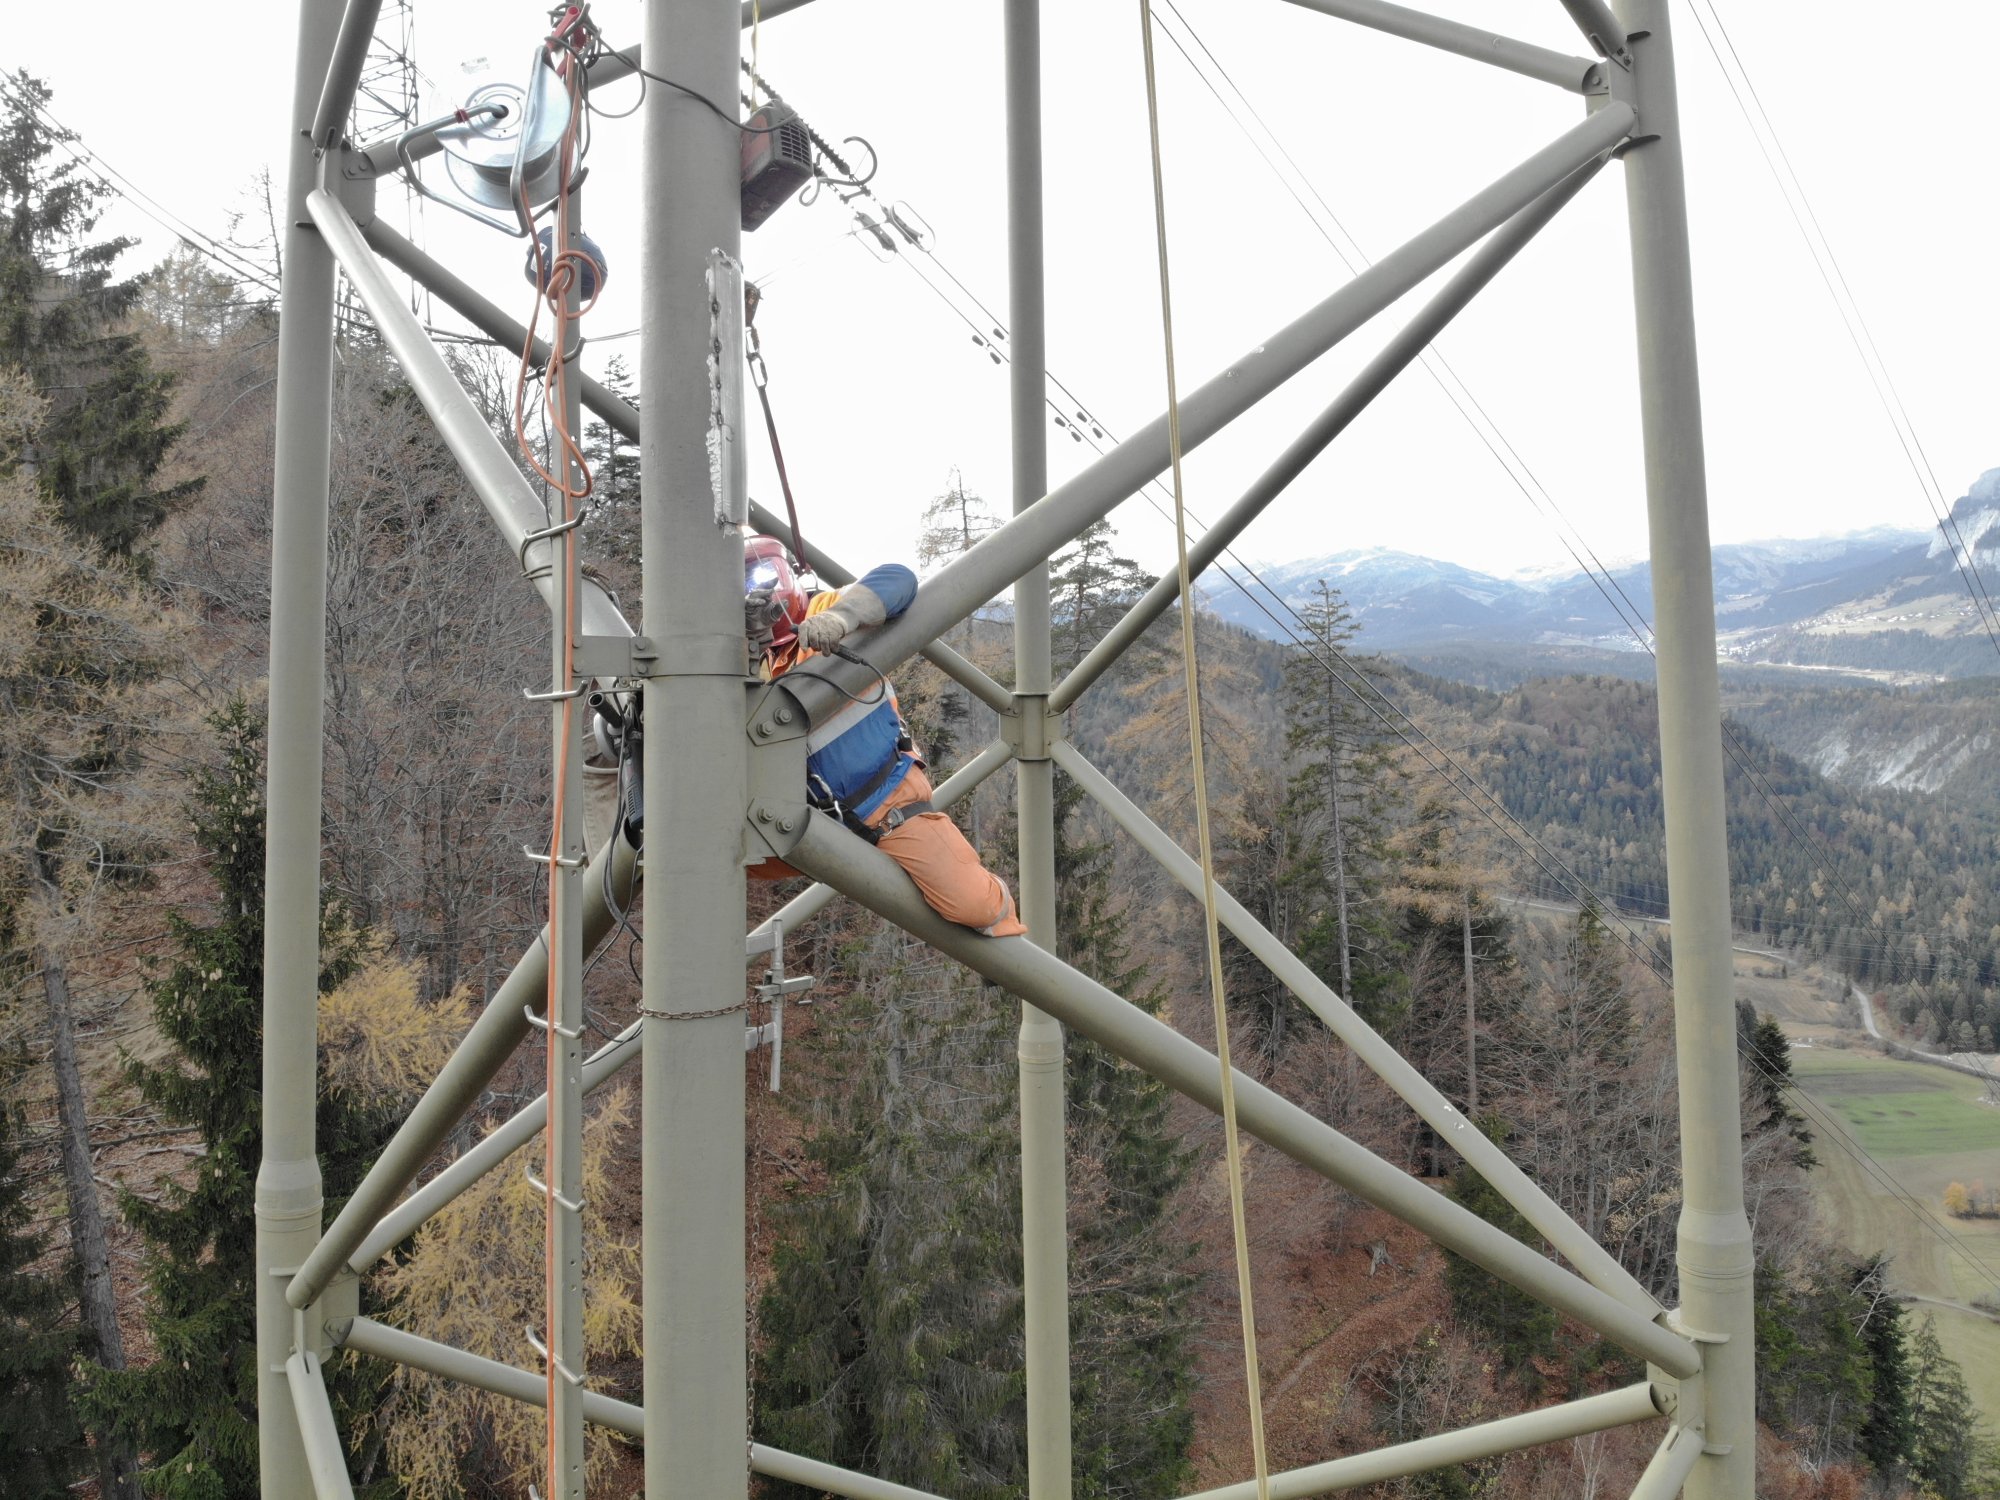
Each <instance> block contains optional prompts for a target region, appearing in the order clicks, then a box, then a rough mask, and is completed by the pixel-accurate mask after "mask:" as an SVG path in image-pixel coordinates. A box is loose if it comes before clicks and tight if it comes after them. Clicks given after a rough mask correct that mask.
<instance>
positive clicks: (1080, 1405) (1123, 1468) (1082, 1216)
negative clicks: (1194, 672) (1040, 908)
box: [1051, 522, 1195, 1500]
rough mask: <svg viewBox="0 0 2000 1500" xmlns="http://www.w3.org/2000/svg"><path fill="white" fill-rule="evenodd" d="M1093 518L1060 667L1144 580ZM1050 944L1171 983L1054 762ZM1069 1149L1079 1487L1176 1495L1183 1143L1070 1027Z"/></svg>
mask: <svg viewBox="0 0 2000 1500" xmlns="http://www.w3.org/2000/svg"><path fill="white" fill-rule="evenodd" d="M1114 543H1115V534H1114V533H1113V532H1112V530H1111V528H1110V526H1109V525H1107V524H1106V523H1103V522H1099V523H1098V524H1097V525H1095V526H1093V527H1091V528H1090V529H1089V530H1087V531H1086V532H1084V534H1083V535H1082V536H1081V537H1079V538H1078V539H1077V541H1076V543H1075V544H1074V545H1073V546H1072V547H1071V548H1070V549H1069V550H1068V551H1066V552H1064V553H1062V554H1061V555H1060V556H1058V557H1057V558H1056V560H1055V566H1054V568H1053V570H1052V577H1051V584H1052V587H1053V589H1054V592H1055V617H1056V618H1055V626H1056V628H1055V631H1054V639H1053V648H1054V649H1053V653H1052V654H1053V658H1054V665H1055V671H1056V675H1057V676H1058V677H1060V676H1061V675H1062V674H1063V673H1065V672H1067V671H1068V670H1070V669H1071V668H1072V667H1074V666H1075V665H1076V663H1077V662H1079V661H1081V660H1082V659H1083V656H1084V655H1085V653H1086V652H1087V651H1088V650H1089V649H1090V647H1091V646H1092V645H1094V644H1095V643H1096V641H1097V640H1098V639H1099V638H1101V637H1102V635H1103V633H1104V632H1105V631H1106V630H1108V629H1109V628H1110V626H1111V625H1112V624H1113V623H1114V622H1115V621H1116V620H1117V618H1118V617H1119V616H1120V615H1122V614H1123V613H1124V611H1125V610H1126V609H1128V608H1130V607H1131V605H1132V604H1134V603H1136V602H1137V600H1138V598H1139V597H1140V596H1141V595H1142V594H1143V593H1144V591H1145V589H1146V587H1147V584H1148V582H1149V580H1148V579H1147V578H1146V576H1145V575H1144V574H1143V573H1142V572H1141V571H1140V570H1139V568H1138V566H1137V565H1136V564H1135V563H1133V562H1132V561H1131V559H1129V558H1126V557H1121V556H1119V555H1118V553H1117V550H1116V547H1115V545H1114ZM1055 823H1056V850H1055V867H1056V869H1055V873H1056V926H1057V930H1058V932H1059V933H1060V934H1061V940H1060V947H1059V955H1060V957H1062V958H1063V959H1064V960H1066V961H1067V962H1069V963H1070V964H1072V965H1074V966H1075V967H1076V968H1077V969H1078V970H1080V971H1081V972H1083V973H1084V974H1087V975H1089V976H1090V977H1091V978H1092V979H1095V980H1096V981H1097V982H1098V983H1100V984H1102V985H1104V986H1105V987H1106V988H1108V989H1110V990H1111V991H1113V992H1114V993H1116V994H1119V995H1122V996H1124V997H1125V998H1126V999H1127V1000H1128V1001H1130V1002H1131V1003H1132V1004H1134V1005H1137V1006H1138V1007H1140V1009H1142V1010H1144V1011H1146V1012H1147V1013H1148V1014H1149V1015H1157V1014H1158V1013H1159V1011H1160V1009H1161V1007H1162V1005H1163V1004H1164V1003H1165V996H1164V994H1163V993H1162V992H1161V991H1160V990H1159V988H1158V987H1157V986H1156V985H1155V984H1154V982H1153V980H1152V977H1151V975H1150V973H1149V972H1148V970H1147V968H1146V966H1145V965H1144V964H1143V963H1141V962H1139V961H1138V960H1137V959H1135V957H1134V956H1133V954H1132V951H1131V939H1130V937H1129V936H1128V933H1127V921H1126V914H1125V910H1124V907H1123V905H1122V904H1121V903H1120V902H1119V901H1118V899H1117V897H1116V895H1115V893H1114V890H1113V874H1114V867H1113V860H1112V848H1111V845H1110V843H1109V842H1108V841H1107V840H1105V839H1102V838H1099V837H1097V836H1096V835H1095V834H1094V832H1093V831H1092V828H1091V826H1090V824H1089V822H1088V820H1087V818H1086V817H1085V807H1084V794H1083V790H1082V788H1080V787H1079V786H1077V785H1076V783H1075V782H1074V781H1073V780H1071V778H1070V777H1068V776H1067V775H1065V774H1063V773H1062V772H1061V771H1058V772H1057V773H1056V787H1055ZM1064 1078H1065V1095H1066V1107H1067V1115H1068V1132H1067V1133H1068V1142H1069V1158H1070V1164H1071V1165H1070V1201H1071V1221H1070V1288H1071V1290H1070V1372H1071V1393H1070V1395H1071V1430H1072V1450H1071V1451H1072V1465H1071V1467H1072V1472H1073V1475H1074V1479H1073V1485H1074V1488H1073V1491H1072V1493H1073V1494H1074V1495H1076V1496H1077V1497H1078V1500H1098V1497H1104V1500H1111V1497H1119V1500H1124V1497H1133V1500H1137V1497H1140V1496H1151V1495H1165V1494H1173V1493H1177V1492H1178V1491H1179V1490H1180V1489H1182V1488H1184V1487H1185V1486H1184V1485H1183V1483H1182V1481H1183V1480H1185V1479H1186V1478H1187V1476H1188V1473H1189V1466H1188V1445H1189V1443H1190V1441H1191V1440H1192V1438H1193V1434H1194V1418H1193V1411H1192V1407H1191V1400H1192V1395H1193V1374H1192V1369H1191V1353H1190V1350H1189V1347H1188V1346H1189V1337H1190V1336H1189V1326H1188V1325H1189V1319H1188V1303H1189V1299H1190V1298H1191V1297H1192V1295H1193V1290H1194V1285H1195V1279H1194V1276H1193V1275H1192V1273H1191V1271H1190V1269H1189V1261H1190V1256H1191V1253H1192V1247H1191V1246H1189V1245H1187V1244H1186V1243H1184V1242H1183V1241H1181V1240H1179V1239H1178V1237H1177V1236H1176V1235H1175V1232H1174V1228H1173V1218H1172V1215H1173V1208H1174V1200H1175V1195H1176V1194H1177V1193H1178V1191H1179V1189H1180V1186H1181V1183H1182V1182H1183V1181H1184V1180H1185V1179H1186V1176H1187V1173H1188V1170H1189V1165H1190V1157H1189V1152H1188V1151H1187V1149H1186V1148H1185V1147H1184V1146H1182V1144H1181V1143H1180V1142H1179V1141H1178V1140H1177V1139H1175V1138H1174V1136H1173V1135H1172V1133H1171V1131H1170V1129H1169V1126H1168V1111H1169V1109H1170V1108H1171V1105H1172V1095H1171V1093H1170V1092H1169V1090H1168V1089H1167V1086H1166V1085H1165V1084H1163V1083H1161V1082H1160V1081H1159V1080H1158V1079H1157V1078H1154V1077H1153V1076H1152V1075H1151V1074H1148V1073H1145V1072H1142V1071H1140V1070H1139V1069H1137V1068H1134V1067H1132V1066H1131V1065H1129V1064H1127V1063H1125V1062H1123V1061H1121V1060H1120V1059H1118V1058H1116V1057H1114V1056H1112V1055H1111V1054H1110V1053H1109V1052H1107V1051H1106V1050H1105V1049H1104V1048H1103V1047H1101V1046H1099V1045H1098V1044H1097V1043H1096V1042H1093V1041H1091V1040H1089V1039H1088V1038H1086V1037H1079V1036H1075V1035H1071V1036H1070V1038H1069V1041H1068V1046H1067V1049H1066V1052H1065V1074H1064Z"/></svg>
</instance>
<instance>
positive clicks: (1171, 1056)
mask: <svg viewBox="0 0 2000 1500" xmlns="http://www.w3.org/2000/svg"><path fill="white" fill-rule="evenodd" d="M801 816H802V817H803V818H804V825H805V832H804V836H803V837H802V838H801V840H800V842H799V844H798V846H797V847H796V848H795V849H793V850H792V851H791V853H789V854H788V855H787V856H786V858H787V859H788V860H789V861H790V862H791V863H792V864H793V865H795V866H796V867H797V868H799V869H801V870H803V871H805V872H806V873H807V874H809V875H812V876H814V877H815V878H816V879H819V880H824V881H825V882H826V883H827V884H828V885H831V886H834V887H836V888H837V889H839V890H841V891H843V892H844V893H845V894H847V895H849V896H851V897H853V898H854V899H855V900H856V901H859V902H860V903H861V904H862V905H863V906H866V907H867V908H868V909H869V910H870V911H873V912H875V913H876V914H877V915H879V916H884V917H887V918H889V920H890V921H892V922H894V923H896V925H897V926H899V927H902V928H904V929H905V930H907V931H909V932H910V933H912V934H914V935H915V936H917V937H919V938H921V939H922V940H923V941H925V942H927V943H929V944H930V945H931V946H932V947H934V948H936V949H938V950H940V951H941V952H944V953H948V954H950V955H951V956H952V957H953V958H956V959H958V960H959V961H960V962H961V963H963V964H966V965H967V966H969V967H971V968H973V969H976V970H978V971H979V972H980V973H982V974H984V975H986V976H987V977H988V978H989V979H992V980H993V981H994V982H996V983H998V984H1000V985H1003V986H1005V987H1006V988H1007V989H1008V990H1011V991H1012V992H1013V993H1014V994H1017V995H1020V996H1022V997H1023V998H1025V999H1028V1000H1032V1001H1033V1002H1034V1003H1035V1004H1036V1005H1038V1006H1039V1007H1040V1008H1041V1009H1043V1010H1045V1011H1047V1012H1049V1013H1050V1014H1051V1015H1053V1016H1055V1017H1056V1018H1057V1019H1058V1020H1060V1021H1062V1022H1063V1023H1064V1024H1065V1025H1066V1026H1069V1027H1071V1028H1072V1029H1074V1030H1076V1031H1080V1032H1082V1033H1083V1034H1084V1035H1085V1036H1088V1037H1090V1038H1092V1039H1093V1040H1095V1041H1097V1042H1099V1043H1101V1044H1103V1045H1104V1046H1105V1047H1108V1048H1109V1049H1110V1050H1111V1051H1113V1052H1115V1053H1117V1054H1118V1055H1119V1056H1120V1057H1123V1058H1124V1059H1125V1060H1126V1061H1128V1062H1130V1063H1133V1064H1135V1065H1136V1066H1138V1067H1141V1068H1144V1069H1145V1070H1146V1071H1147V1072H1149V1073H1151V1074H1153V1075H1154V1076H1155V1077H1157V1078H1159V1079H1160V1080H1162V1081H1163V1082H1165V1083H1166V1084H1168V1085H1169V1086H1170V1087H1172V1088H1174V1089H1176V1090H1178V1091H1179V1092H1181V1093H1183V1094H1185V1095H1187V1096H1188V1097H1189V1098H1190V1099H1193V1100H1195V1101H1196V1102H1197V1103H1200V1104H1203V1105H1206V1106H1207V1107H1208V1108H1210V1109H1215V1108H1218V1107H1219V1105H1220V1100H1221V1080H1220V1078H1219V1077H1218V1076H1217V1075H1218V1065H1217V1063H1216V1059H1215V1056H1214V1054H1213V1053H1211V1052H1208V1051H1206V1050H1204V1049H1203V1048H1202V1047H1200V1046H1199V1045H1198V1044H1196V1043H1194V1042H1191V1041H1189V1040H1188V1039H1187V1038H1186V1037H1184V1036H1182V1035H1180V1034H1179V1033H1178V1032H1176V1031H1174V1030H1173V1029H1172V1028H1171V1027H1169V1026H1167V1025H1165V1024H1163V1023H1162V1022H1159V1021H1156V1020H1154V1019H1153V1018H1152V1017H1151V1016H1149V1015H1147V1014H1146V1013H1145V1012H1144V1011H1142V1010H1140V1009H1138V1008H1137V1007H1136V1006H1133V1005H1130V1004H1127V1003H1126V1002H1125V1001H1124V1000H1122V999H1120V998H1119V997H1118V996H1117V995H1115V994H1113V993H1112V992H1111V991H1110V990H1108V989H1106V988H1104V986H1103V985H1101V984H1098V983H1097V982H1096V981H1094V980H1092V979H1089V978H1087V977H1086V976H1084V975H1082V974H1079V973H1078V972H1077V971H1076V970H1075V969H1073V968H1071V967H1070V966H1069V965H1068V964H1066V963H1064V962H1062V960H1060V959H1058V958H1055V957H1053V956H1052V955H1050V954H1048V953H1045V952H1043V951H1042V950H1041V949H1040V948H1037V947H1036V946H1035V945H1034V944H1033V943H1031V942H1029V941H1028V940H1027V939H1026V938H983V937H980V936H979V935H978V934H977V933H974V932H972V931H971V930H970V929H968V928H964V927H958V926H955V925H954V924H952V923H950V922H947V921H945V920H944V919H943V918H942V917H940V916H938V915H937V914H936V913H935V912H933V911H932V910H931V909H930V908H929V907H928V906H926V905H925V904H924V901H923V898H922V897H921V896H920V895H919V894H918V893H917V890H916V887H915V886H913V885H912V884H911V883H910V879H909V877H908V876H907V875H905V874H904V873H903V872H902V871H901V870H899V869H897V868H896V866H895V864H894V862H893V861H891V860H890V859H889V857H888V856H887V855H885V854H883V853H881V852H880V851H879V850H876V849H872V848H870V847H869V846H868V845H867V844H865V843H863V842H862V841H861V840H860V839H858V838H856V837H855V836H854V835H853V834H851V833H848V832H847V831H846V830H845V829H844V828H842V827H840V825H839V824H837V823H835V822H833V821H832V820H831V819H830V818H826V817H821V816H818V815H816V814H804V813H803V812H802V814H801ZM1236 1095H1237V1110H1238V1116H1239V1118H1240V1119H1241V1121H1242V1124H1243V1128H1244V1129H1245V1130H1247V1131H1249V1132H1250V1133H1251V1134H1252V1135H1255V1136H1256V1137H1257V1138H1258V1139H1259V1140H1262V1141H1265V1142H1266V1143H1268V1144H1269V1145H1271V1146H1274V1147H1276V1148H1277V1149H1278V1150H1280V1151H1282V1152H1284V1153H1285V1155H1287V1156H1289V1157H1291V1158H1292V1159H1293V1160H1294V1161H1297V1162H1299V1163H1300V1164H1301V1165H1302V1166H1306V1167H1310V1168H1311V1169H1312V1170H1314V1171H1316V1172H1318V1173H1320V1174H1321V1175H1322V1176H1324V1177H1327V1178H1330V1179H1331V1180H1332V1181H1335V1182H1338V1183H1340V1184H1341V1185H1342V1186H1343V1187H1346V1188H1347V1189H1348V1190H1349V1191H1351V1192H1353V1193H1355V1194H1357V1195H1358V1196H1360V1197H1362V1198H1365V1199H1367V1200H1368V1201H1369V1202H1370V1203H1373V1204H1375V1205H1376V1206H1377V1207H1380V1208H1383V1209H1386V1210H1388V1211H1389V1212H1390V1213H1393V1214H1395V1215H1396V1216H1397V1217H1398V1218H1400V1219H1402V1220H1403V1221H1404V1222H1405V1223H1407V1224H1409V1225H1411V1226H1412V1227H1414V1228H1416V1229H1419V1230H1422V1231H1423V1232H1424V1233H1425V1234H1428V1235H1429V1236H1430V1237H1431V1238H1432V1239H1434V1240H1436V1241H1437V1242H1438V1243H1439V1244H1441V1245H1443V1246H1445V1247H1446V1248H1448V1249H1452V1250H1456V1251H1457V1252H1458V1253H1459V1254H1460V1255H1463V1256H1464V1257H1466V1259H1468V1260H1471V1261H1473V1262H1475V1263H1477V1264H1479V1265H1481V1266H1484V1267H1485V1268H1486V1269H1487V1270H1489V1271H1491V1272H1492V1273H1493V1274H1494V1275H1496V1276H1498V1277H1500V1278H1501V1279H1502V1280H1504V1281H1508V1282H1511V1283H1513V1284H1514V1285H1515V1286H1518V1287H1520V1288H1521V1289H1522V1290H1523V1291H1526V1292H1528V1293H1530V1294H1531V1295H1533V1296H1535V1297H1537V1298H1539V1299H1540V1300H1542V1301H1543V1302H1546V1303H1547V1304H1549V1305H1550V1306H1551V1307H1554V1308H1557V1309H1559V1310H1561V1311H1563V1312H1566V1313H1568V1314H1570V1316H1572V1317H1574V1318H1576V1319H1577V1320H1578V1321H1580V1322H1582V1323H1585V1324H1587V1325H1588V1326H1590V1327H1592V1328H1595V1329H1597V1330H1598V1332H1600V1333H1602V1334H1603V1335H1604V1336H1605V1337H1606V1338H1608V1339H1610V1340H1612V1341H1613V1342H1614V1343H1616V1344H1618V1345H1620V1346H1621V1347H1622V1348H1625V1349H1628V1350H1630V1351H1632V1352H1633V1353H1635V1354H1638V1355H1640V1356H1641V1357H1643V1358H1645V1359H1647V1360H1650V1361H1651V1362H1653V1363H1654V1364H1657V1365H1658V1366H1659V1367H1660V1368H1661V1369H1663V1370H1665V1371H1667V1372H1668V1373H1670V1374H1672V1375H1675V1376H1677V1377H1686V1376H1689V1375H1692V1374H1694V1373H1695V1372H1696V1371H1697V1370H1699V1369H1700V1367H1701V1361H1700V1358H1699V1356H1698V1355H1696V1353H1695V1352H1694V1346H1693V1345H1692V1344H1690V1343H1689V1342H1688V1341H1687V1340H1686V1339H1683V1338H1681V1337H1679V1336H1678V1335H1676V1334H1674V1333H1671V1332H1669V1331H1668V1330H1667V1329H1665V1328H1662V1327H1659V1326H1658V1325H1657V1324H1655V1323H1652V1322H1651V1321H1649V1320H1648V1319H1647V1318H1646V1317H1645V1316H1644V1315H1643V1314H1642V1313H1640V1312H1638V1311H1636V1310H1635V1309H1633V1308H1631V1307H1628V1306H1627V1305H1625V1304H1624V1303H1623V1302H1620V1301H1618V1300H1617V1299H1616V1298H1614V1297H1612V1296H1610V1295H1608V1294H1607V1293H1605V1292H1601V1291H1599V1290H1598V1289H1597V1288H1596V1287H1594V1286H1591V1285H1590V1284H1589V1283H1588V1282H1586V1281H1584V1280H1583V1279H1582V1278H1581V1277H1578V1276H1576V1275H1574V1274H1572V1273H1571V1272H1569V1271H1567V1270H1564V1269H1563V1268H1562V1267H1560V1266H1557V1265H1556V1264H1555V1263H1554V1262H1553V1261H1549V1260H1546V1259H1544V1258H1543V1257H1542V1256H1540V1255H1538V1254H1536V1253H1535V1252H1534V1251H1533V1250H1530V1249H1529V1248H1528V1247H1527V1246H1526V1245H1523V1244H1522V1243H1521V1242H1520V1241H1519V1240H1517V1239H1515V1238H1514V1237H1513V1236H1512V1235H1509V1234H1505V1233H1503V1232H1502V1231H1500V1230H1498V1229H1495V1228H1494V1227H1493V1226H1492V1225H1490V1224H1488V1223H1486V1222H1485V1220H1483V1219H1480V1218H1478V1217H1477V1216H1476V1215H1474V1214H1471V1213H1469V1212H1467V1211H1466V1210H1465V1209H1462V1208H1460V1207H1459V1206H1458V1205H1457V1204H1455V1203H1453V1202H1451V1201H1450V1200H1449V1199H1447V1198H1445V1197H1444V1196H1443V1195H1442V1194H1440V1193H1437V1192H1434V1191H1433V1190H1432V1189H1430V1188H1428V1187H1425V1186H1424V1185H1423V1184H1422V1183H1420V1182H1418V1181H1417V1180H1416V1179H1415V1178H1412V1177H1409V1176H1407V1175H1406V1174H1404V1173H1403V1172H1401V1171H1398V1170H1397V1169H1396V1168H1394V1167H1392V1166H1390V1165H1389V1164H1388V1163H1386V1162H1384V1161H1382V1160H1381V1159H1380V1158H1378V1157H1376V1156H1375V1155H1374V1154H1373V1153H1372V1152H1370V1151H1368V1150H1366V1149H1364V1148H1363V1147H1361V1146H1359V1145H1357V1144H1356V1143H1355V1142H1353V1141H1351V1140H1349V1139H1348V1138H1347V1137H1346V1136H1344V1135H1342V1134H1341V1133H1340V1132H1339V1131H1337V1130H1335V1129H1334V1128H1333V1127H1332V1126H1330V1125H1327V1124H1324V1123H1322V1122H1321V1121H1319V1120H1316V1119H1314V1118H1313V1117H1312V1116H1311V1115H1309V1114H1307V1113H1306V1112H1305V1111H1304V1110H1302V1109H1300V1108H1299V1107H1298V1106H1297V1105H1296V1104H1293V1103H1292V1102H1291V1101H1290V1100H1287V1099H1284V1098H1282V1097H1280V1096H1279V1095H1278V1094H1276V1093H1274V1092H1272V1091H1271V1090H1270V1089H1268V1088H1266V1087H1265V1086H1264V1085H1263V1084H1261V1083H1258V1082H1257V1081H1256V1080H1255V1079H1252V1078H1247V1077H1244V1076H1243V1075H1241V1074H1240V1073H1239V1074H1238V1075H1237V1080H1236Z"/></svg>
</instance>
